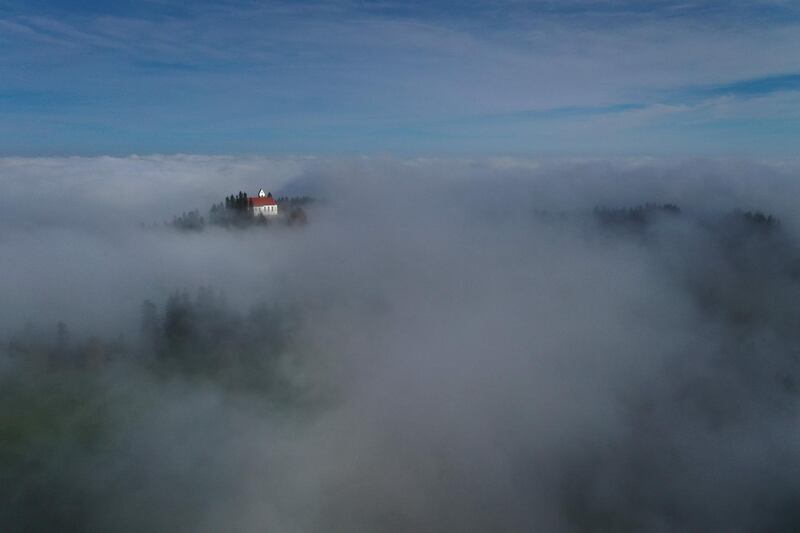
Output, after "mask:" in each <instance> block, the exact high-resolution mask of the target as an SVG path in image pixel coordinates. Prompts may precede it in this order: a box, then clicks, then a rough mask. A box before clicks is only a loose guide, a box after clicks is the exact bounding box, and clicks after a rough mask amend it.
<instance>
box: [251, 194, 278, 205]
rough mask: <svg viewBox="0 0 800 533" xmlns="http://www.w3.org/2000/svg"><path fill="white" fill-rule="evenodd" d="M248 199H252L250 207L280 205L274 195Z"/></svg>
mask: <svg viewBox="0 0 800 533" xmlns="http://www.w3.org/2000/svg"><path fill="white" fill-rule="evenodd" d="M248 200H250V207H260V206H262V205H278V202H276V201H275V198H273V197H272V196H265V197H263V198H261V197H258V196H256V197H253V198H248Z"/></svg>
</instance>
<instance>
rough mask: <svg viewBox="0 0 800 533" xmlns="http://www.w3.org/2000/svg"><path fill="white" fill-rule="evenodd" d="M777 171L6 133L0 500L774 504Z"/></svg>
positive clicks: (503, 515)
mask: <svg viewBox="0 0 800 533" xmlns="http://www.w3.org/2000/svg"><path fill="white" fill-rule="evenodd" d="M798 170H799V168H798V164H797V161H794V160H752V159H734V158H727V159H690V160H689V159H668V158H665V159H649V158H648V159H641V158H638V159H556V158H553V159H547V158H544V159H526V158H474V159H473V158H469V159H467V158H450V159H448V158H427V159H426V158H416V159H396V158H389V157H386V158H380V157H361V158H356V157H348V158H300V157H297V158H292V157H285V158H267V157H238V158H237V157H215V156H207V157H206V156H151V157H129V158H110V157H102V158H30V159H26V158H7V159H2V160H0V176H2V177H1V178H0V179H1V180H2V181H0V191H2V194H0V221H1V223H2V224H1V225H0V272H2V274H3V275H2V277H0V334H1V335H2V336H3V338H2V340H3V346H4V349H3V350H0V358H2V360H3V362H2V364H1V365H0V379H1V380H2V382H3V383H2V388H0V391H2V392H0V402H2V403H3V409H2V410H0V412H1V413H2V414H1V415H0V416H2V419H3V420H2V423H1V424H0V428H2V429H0V431H2V433H0V476H2V478H3V479H4V481H3V483H2V484H0V485H1V486H2V488H0V494H1V495H2V500H1V501H2V502H3V503H0V529H2V530H3V531H39V530H54V529H57V530H60V531H187V532H188V531H192V532H214V531H242V532H249V531H265V530H266V531H281V532H316V531H319V532H323V531H325V532H331V531H342V532H351V533H358V532H372V531H382V532H384V531H386V532H391V531H453V532H455V531H458V532H472V531H476V532H477V531H553V532H557V533H560V532H583V531H609V532H612V531H613V532H621V531H622V532H624V531H657V532H673V531H674V532H678V531H730V532H734V531H770V532H772V531H775V532H778V531H796V530H797V529H798V528H800V513H798V512H797V511H796V502H797V500H798V497H800V482H798V479H800V475H799V474H800V453H798V449H800V447H799V445H800V433H799V432H798V429H797V428H798V427H800V425H798V424H797V422H798V407H799V406H800V405H799V404H798V392H799V391H800V389H799V388H798V387H800V382H798V379H800V360H799V359H798V346H800V344H798V342H799V341H800V333H798V331H800V330H798V327H797V326H798V324H800V307H798V303H797V302H798V301H800V248H798V243H800V241H798V237H799V236H800V235H799V234H798V232H799V231H800V210H798V208H797V202H796V199H797V198H798V197H800V181H798V180H797V177H798ZM261 187H263V188H264V189H265V190H270V191H272V192H273V193H275V194H276V195H278V194H282V195H289V196H291V195H309V196H311V197H313V198H314V202H313V203H312V204H311V205H310V206H309V207H308V223H307V224H305V225H303V226H302V227H297V226H292V227H283V226H278V225H273V226H268V227H265V228H260V227H250V228H245V229H231V228H221V227H213V226H209V227H206V228H205V229H204V230H203V231H198V232H185V231H180V230H177V229H175V228H174V227H172V226H170V224H169V221H170V220H171V219H172V218H173V217H174V216H177V215H180V214H181V213H182V212H186V211H188V210H192V209H199V210H200V212H201V214H203V215H205V214H206V213H207V210H208V208H209V207H210V205H211V204H212V203H214V202H218V201H220V200H221V199H222V198H223V197H225V196H226V195H228V194H231V193H234V192H238V191H247V192H249V193H251V194H252V193H254V192H255V191H257V190H258V189H259V188H261ZM170 317H172V319H171V318H170ZM176 317H177V318H176ZM170 320H172V322H171V321H170ZM59 346H60V347H59ZM76 354H77V355H76ZM87 354H89V355H87ZM92 354H94V355H92ZM97 354H99V355H97ZM70 357H74V358H75V361H74V362H73V361H72V360H71V359H70ZM53 361H55V363H54V362H53Z"/></svg>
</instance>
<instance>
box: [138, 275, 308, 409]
mask: <svg viewBox="0 0 800 533" xmlns="http://www.w3.org/2000/svg"><path fill="white" fill-rule="evenodd" d="M292 316H293V313H292V312H291V311H290V310H287V309H275V308H270V307H258V308H255V309H252V310H250V311H248V312H245V313H242V312H239V311H236V310H233V309H232V308H231V307H230V306H229V305H228V303H227V301H226V299H225V297H224V296H223V295H222V293H220V292H218V291H215V290H213V289H209V288H201V289H199V290H198V291H197V292H196V293H195V294H193V295H192V294H190V293H188V292H186V291H177V292H174V293H172V294H171V295H170V296H169V297H168V298H167V300H166V302H165V303H164V306H163V311H162V310H159V308H158V306H157V305H156V304H155V303H153V302H152V301H150V300H146V301H145V302H144V303H143V304H142V307H141V327H140V329H141V334H142V337H141V339H142V342H141V346H140V354H141V355H142V356H143V357H144V358H145V359H148V360H150V361H151V363H152V364H153V365H155V367H154V368H156V369H157V370H159V371H164V372H168V373H171V372H178V373H180V374H183V375H195V376H204V377H206V378H208V379H213V380H215V381H222V382H225V383H228V384H231V385H235V386H237V387H240V386H245V387H255V388H259V389H263V390H268V391H269V392H270V393H275V394H280V393H281V392H285V390H284V389H282V383H281V381H280V376H279V375H277V374H276V372H275V371H274V369H275V365H276V364H277V363H278V360H279V358H280V357H281V354H283V353H284V351H285V348H286V346H287V344H288V342H289V340H290V334H291V330H292V328H291V324H292Z"/></svg>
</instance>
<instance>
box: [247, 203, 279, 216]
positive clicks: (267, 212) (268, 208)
mask: <svg viewBox="0 0 800 533" xmlns="http://www.w3.org/2000/svg"><path fill="white" fill-rule="evenodd" d="M277 214H278V206H277V205H258V206H255V207H253V215H254V216H258V215H264V216H265V217H269V216H275V215H277Z"/></svg>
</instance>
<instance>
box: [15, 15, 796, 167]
mask: <svg viewBox="0 0 800 533" xmlns="http://www.w3.org/2000/svg"><path fill="white" fill-rule="evenodd" d="M0 50H2V54H0V153H1V154H4V155H9V154H15V155H42V154H83V155H91V154H101V153H111V154H126V153H153V152H158V153H172V152H189V153H192V152H194V153H200V152H202V153H314V154H317V153H326V154H331V153H348V154H350V153H385V152H388V153H401V154H406V153H528V154H539V153H589V154H631V153H637V154H638V153H659V154H664V153H701V154H708V153H712V154H720V153H722V154H725V153H737V154H738V153H742V152H750V153H756V154H769V155H774V154H777V155H791V154H792V150H793V148H794V147H795V146H796V145H797V142H798V140H800V120H799V119H800V54H799V53H798V52H797V51H798V50H800V5H798V4H797V3H796V2H791V1H779V0H772V1H766V0H763V1H749V2H745V1H737V0H733V1H726V2H721V1H720V2H711V1H692V0H688V1H670V0H663V1H648V2H643V1H626V0H607V1H584V0H566V1H559V2H556V1H545V0H516V1H515V0H506V1H491V2H489V1H483V2H481V1H476V0H473V1H463V2H456V1H438V2H437V1H428V2H421V1H420V2H390V1H386V2H382V1H375V2H367V1H362V2H359V1H345V0H342V1H331V2H316V3H313V2H303V3H296V2H238V1H217V2H193V3H191V4H189V3H185V2H173V1H171V0H158V1H156V0H153V1H144V2H141V1H140V2H133V1H129V2H126V1H120V2H100V1H69V2H67V1H52V0H51V1H45V0H38V1H36V0H34V1H24V2H23V1H3V0H0Z"/></svg>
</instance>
